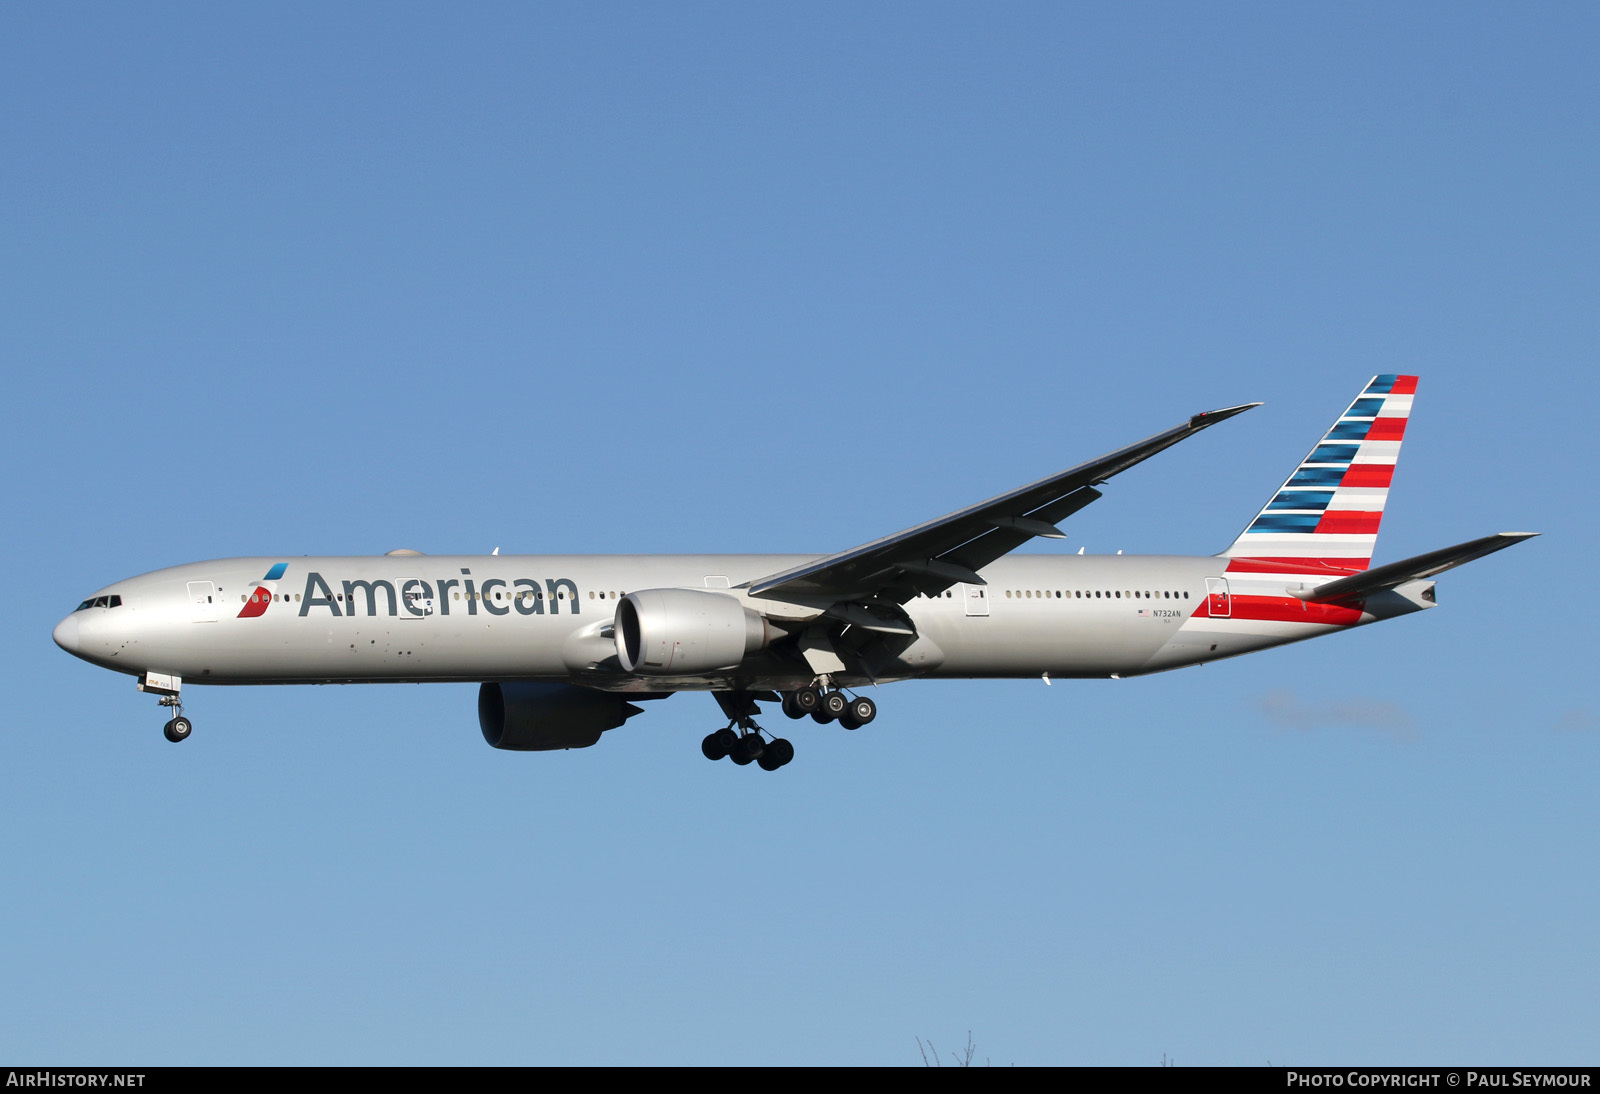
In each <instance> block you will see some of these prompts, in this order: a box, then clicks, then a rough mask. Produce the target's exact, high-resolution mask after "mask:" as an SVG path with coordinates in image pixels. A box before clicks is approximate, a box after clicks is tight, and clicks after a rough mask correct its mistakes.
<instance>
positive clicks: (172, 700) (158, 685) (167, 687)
mask: <svg viewBox="0 0 1600 1094" xmlns="http://www.w3.org/2000/svg"><path fill="white" fill-rule="evenodd" d="M138 687H139V690H140V691H144V692H149V693H150V694H151V695H154V696H156V702H157V703H159V704H160V705H161V706H164V707H171V708H172V713H173V715H174V717H173V718H172V720H171V721H169V722H168V723H167V724H166V725H164V726H162V727H161V732H162V734H163V735H164V736H165V737H166V738H167V740H169V741H171V742H172V743H173V744H177V743H178V742H179V741H187V740H188V739H189V734H191V733H193V732H194V723H193V722H191V721H189V719H187V718H185V717H184V716H183V700H182V699H180V698H179V695H180V693H181V692H182V690H183V677H181V676H167V675H165V674H164V673H159V672H147V673H145V674H143V675H142V676H140V677H139V684H138Z"/></svg>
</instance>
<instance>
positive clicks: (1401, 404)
mask: <svg viewBox="0 0 1600 1094" xmlns="http://www.w3.org/2000/svg"><path fill="white" fill-rule="evenodd" d="M1416 390H1417V378H1416V377H1415V376H1374V377H1373V378H1372V382H1371V383H1369V384H1368V385H1367V386H1366V387H1365V388H1364V389H1362V392H1361V394H1360V395H1358V396H1356V401H1355V402H1353V403H1351V404H1350V409H1349V410H1346V411H1345V412H1344V413H1343V414H1341V415H1340V416H1339V420H1338V421H1336V422H1334V423H1333V428H1332V429H1330V430H1328V433H1327V436H1325V437H1323V438H1322V440H1321V442H1320V443H1318V445H1317V446H1316V447H1315V448H1313V449H1312V450H1311V454H1310V455H1308V456H1307V457H1306V458H1305V459H1304V460H1302V461H1301V462H1300V466H1299V467H1297V468H1296V469H1295V472H1294V474H1292V475H1290V476H1289V481H1288V482H1286V483H1284V484H1283V486H1281V487H1280V488H1279V489H1278V492H1277V493H1276V494H1274V495H1273V497H1272V500H1271V501H1269V502H1267V505H1266V508H1265V509H1262V510H1261V512H1260V514H1258V515H1257V517H1256V519H1255V520H1253V521H1251V522H1250V526H1249V527H1248V528H1246V529H1245V530H1244V532H1243V533H1241V534H1240V536H1239V538H1238V539H1236V540H1234V541H1233V546H1231V547H1229V548H1228V549H1227V550H1226V551H1223V552H1222V554H1223V556H1224V557H1226V558H1231V559H1235V560H1237V561H1236V562H1235V563H1234V564H1233V565H1230V566H1229V567H1228V568H1229V569H1230V570H1235V569H1252V568H1255V567H1252V566H1250V564H1249V563H1250V562H1251V561H1253V560H1260V561H1262V562H1263V563H1266V564H1268V566H1269V567H1270V568H1272V569H1281V568H1283V567H1284V566H1292V567H1295V568H1300V567H1305V568H1308V569H1313V570H1319V571H1322V572H1331V571H1342V572H1346V573H1357V572H1359V571H1361V570H1365V569H1366V568H1367V567H1368V566H1369V565H1371V563H1372V550H1373V547H1374V545H1375V544H1376V543H1377V540H1378V525H1379V524H1380V523H1381V522H1382V520H1383V507H1384V503H1385V502H1387V501H1388V499H1389V481H1390V479H1391V478H1393V476H1394V465H1395V461H1396V460H1397V459H1398V458H1399V456H1400V442H1401V441H1402V440H1403V439H1404V438H1405V432H1406V421H1407V420H1408V419H1409V418H1410V416H1411V400H1412V397H1413V396H1414V395H1415V394H1416Z"/></svg>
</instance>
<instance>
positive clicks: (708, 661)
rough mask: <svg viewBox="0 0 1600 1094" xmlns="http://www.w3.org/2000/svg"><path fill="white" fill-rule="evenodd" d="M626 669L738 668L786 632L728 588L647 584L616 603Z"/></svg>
mask: <svg viewBox="0 0 1600 1094" xmlns="http://www.w3.org/2000/svg"><path fill="white" fill-rule="evenodd" d="M613 629H614V631H615V634H616V642H617V660H619V661H621V662H622V669H623V671H624V672H633V673H639V674H641V675H644V676H692V675H696V674H698V673H703V672H716V671H718V670H720V669H731V668H736V667H738V665H739V662H741V661H743V660H744V658H745V655H746V654H748V653H754V652H755V651H756V650H759V649H762V648H764V647H766V646H767V645H768V644H770V643H771V642H772V641H773V640H774V639H775V638H779V637H781V636H782V634H783V632H782V631H780V630H778V629H776V628H774V627H773V626H772V624H771V623H770V622H768V621H767V620H766V619H765V618H763V617H762V616H761V615H759V614H757V613H756V612H753V611H751V610H750V609H748V608H746V607H745V606H744V605H743V604H741V603H739V601H737V600H735V599H734V598H733V597H731V596H727V595H724V594H723V593H708V592H701V591H700V590H698V589H644V590H642V591H640V592H635V593H629V594H628V595H627V596H625V597H623V598H622V599H621V600H620V601H619V602H618V603H617V616H616V620H615V622H614V625H613Z"/></svg>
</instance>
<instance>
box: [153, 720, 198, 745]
mask: <svg viewBox="0 0 1600 1094" xmlns="http://www.w3.org/2000/svg"><path fill="white" fill-rule="evenodd" d="M161 732H162V734H163V735H164V736H165V737H166V738H167V740H169V741H171V742H172V743H173V744H177V743H178V742H179V741H187V740H188V739H189V734H190V733H193V732H194V723H193V722H191V721H189V719H187V718H185V717H184V716H183V715H181V714H180V715H178V716H177V717H176V718H174V719H172V721H170V722H168V723H167V724H166V725H164V726H162V727H161Z"/></svg>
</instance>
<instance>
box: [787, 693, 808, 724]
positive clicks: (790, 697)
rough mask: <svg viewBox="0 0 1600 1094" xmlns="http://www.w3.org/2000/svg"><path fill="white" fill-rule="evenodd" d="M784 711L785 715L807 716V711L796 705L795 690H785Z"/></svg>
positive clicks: (790, 716)
mask: <svg viewBox="0 0 1600 1094" xmlns="http://www.w3.org/2000/svg"><path fill="white" fill-rule="evenodd" d="M783 713H784V716H785V717H789V718H804V717H805V716H806V712H805V711H803V710H801V709H800V708H799V707H797V706H795V703H794V693H793V692H784V695H783Z"/></svg>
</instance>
